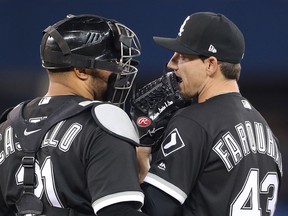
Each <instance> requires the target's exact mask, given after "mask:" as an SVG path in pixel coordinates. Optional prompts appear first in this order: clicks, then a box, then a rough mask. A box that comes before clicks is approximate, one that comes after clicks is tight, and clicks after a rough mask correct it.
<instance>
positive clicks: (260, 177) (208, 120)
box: [144, 93, 282, 216]
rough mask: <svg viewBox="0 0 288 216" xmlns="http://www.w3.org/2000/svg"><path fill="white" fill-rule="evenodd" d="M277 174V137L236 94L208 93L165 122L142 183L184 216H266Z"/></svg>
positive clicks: (275, 193)
mask: <svg viewBox="0 0 288 216" xmlns="http://www.w3.org/2000/svg"><path fill="white" fill-rule="evenodd" d="M281 176H282V159H281V153H280V149H279V144H278V140H277V139H276V137H275V136H274V135H273V133H272V131H271V129H270V128H269V126H268V124H267V122H266V121H265V120H264V118H263V117H262V116H261V115H260V114H259V112H258V111H257V110H256V109H255V108H254V107H253V106H252V105H251V104H250V103H249V102H248V101H247V100H246V99H245V98H243V97H242V96H241V95H240V94H238V93H230V94H223V95H219V96H216V97H213V98H211V99H209V100H207V101H206V102H204V103H199V104H195V105H191V106H188V107H186V108H183V109H181V110H179V111H178V112H177V113H176V114H175V116H174V117H173V118H172V119H171V120H170V123H169V125H168V127H167V129H166V132H165V136H164V140H163V142H162V144H161V148H160V150H159V152H158V153H157V158H156V159H155V163H154V164H153V165H152V166H151V169H150V171H149V173H148V175H147V176H146V178H145V180H144V181H145V182H147V183H150V184H152V185H154V186H155V187H157V188H159V189H161V190H163V191H164V192H166V193H168V194H170V195H171V196H172V197H174V198H175V199H176V200H178V201H179V202H180V203H181V204H183V205H182V208H181V213H179V214H178V215H183V216H188V215H189V216H193V215H195V216H213V215H215V216H219V215H221V216H225V215H227V216H241V215H245V216H268V215H269V216H271V215H273V214H274V211H275V206H276V202H277V196H278V190H279V187H280V180H281Z"/></svg>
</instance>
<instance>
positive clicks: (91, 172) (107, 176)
mask: <svg viewBox="0 0 288 216" xmlns="http://www.w3.org/2000/svg"><path fill="white" fill-rule="evenodd" d="M88 158H89V159H88V163H87V164H88V165H87V179H88V187H89V191H90V194H91V198H92V206H93V209H94V212H95V214H97V212H98V211H99V210H100V209H102V208H104V207H106V206H109V205H112V204H116V203H120V202H132V203H133V204H134V206H135V208H136V209H140V208H141V206H142V205H143V202H144V195H143V193H142V190H141V188H140V184H139V181H138V172H137V163H136V152H135V147H134V146H133V145H132V144H130V143H128V142H126V141H124V140H122V139H119V138H117V137H115V136H113V135H111V134H108V133H106V132H105V131H102V132H100V133H99V134H98V135H97V137H95V138H94V139H93V140H92V144H91V148H90V150H89V156H88Z"/></svg>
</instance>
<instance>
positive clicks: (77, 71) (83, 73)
mask: <svg viewBox="0 0 288 216" xmlns="http://www.w3.org/2000/svg"><path fill="white" fill-rule="evenodd" d="M73 71H74V73H75V75H76V76H77V77H78V78H79V79H81V80H86V79H87V78H88V74H87V73H86V71H85V69H84V68H74V69H73Z"/></svg>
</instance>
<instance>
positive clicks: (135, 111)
mask: <svg viewBox="0 0 288 216" xmlns="http://www.w3.org/2000/svg"><path fill="white" fill-rule="evenodd" d="M187 104H189V102H188V101H185V100H184V99H183V98H182V97H181V96H180V94H179V89H178V83H177V77H176V76H175V74H174V73H173V72H168V73H166V74H165V75H163V76H162V77H160V78H158V79H156V80H154V81H152V82H150V83H148V84H147V85H145V86H143V87H142V88H140V89H139V90H137V91H136V93H135V94H134V97H133V98H132V100H131V110H130V114H131V118H132V120H133V122H134V123H135V125H136V127H137V129H138V132H139V138H140V145H142V146H150V147H153V149H154V148H155V147H156V146H157V145H158V144H160V142H161V140H162V134H163V132H164V129H165V128H166V126H167V124H168V122H169V120H170V118H171V117H172V115H173V114H174V112H175V111H177V110H178V109H179V108H182V107H184V106H186V105H187Z"/></svg>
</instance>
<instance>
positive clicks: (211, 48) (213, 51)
mask: <svg viewBox="0 0 288 216" xmlns="http://www.w3.org/2000/svg"><path fill="white" fill-rule="evenodd" d="M208 51H209V52H212V53H217V49H216V48H215V47H214V46H213V45H212V44H210V46H209V49H208Z"/></svg>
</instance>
